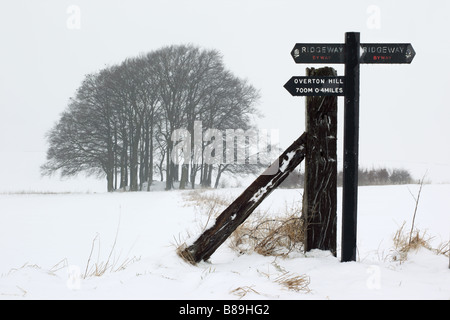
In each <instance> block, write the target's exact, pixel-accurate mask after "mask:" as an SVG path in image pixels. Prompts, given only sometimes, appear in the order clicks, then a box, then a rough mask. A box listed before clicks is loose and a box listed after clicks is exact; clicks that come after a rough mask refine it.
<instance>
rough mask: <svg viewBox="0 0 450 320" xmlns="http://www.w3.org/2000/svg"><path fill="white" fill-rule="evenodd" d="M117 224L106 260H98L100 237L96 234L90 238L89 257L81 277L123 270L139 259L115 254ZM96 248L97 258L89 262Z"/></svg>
mask: <svg viewBox="0 0 450 320" xmlns="http://www.w3.org/2000/svg"><path fill="white" fill-rule="evenodd" d="M119 225H120V221H119V224H118V226H117V231H116V235H115V238H114V243H113V245H112V246H111V249H110V251H109V254H108V258H107V259H106V261H102V260H100V253H101V246H100V237H99V235H98V234H97V235H96V236H95V237H94V239H93V240H92V246H91V252H90V254H89V258H88V260H87V263H86V268H85V271H84V275H83V279H86V278H88V277H101V276H102V275H104V274H105V273H107V272H118V271H122V270H124V269H125V268H126V267H127V266H128V265H130V264H131V263H134V262H137V261H139V260H140V258H137V257H135V256H134V257H132V258H129V257H128V255H127V256H125V258H121V254H120V253H119V254H118V255H117V254H116V250H115V248H116V244H117V238H118V235H119ZM96 248H97V259H96V261H95V262H93V263H92V264H91V261H92V255H93V253H94V251H95V249H96Z"/></svg>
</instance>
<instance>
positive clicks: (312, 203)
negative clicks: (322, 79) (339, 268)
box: [303, 67, 337, 256]
mask: <svg viewBox="0 0 450 320" xmlns="http://www.w3.org/2000/svg"><path fill="white" fill-rule="evenodd" d="M306 75H307V76H330V77H335V76H337V72H336V70H334V69H333V68H328V67H326V68H320V69H314V68H307V69H306ZM306 132H307V134H308V135H307V143H306V145H307V148H306V157H305V188H304V193H303V217H304V218H305V221H306V232H305V241H304V244H305V251H310V250H312V249H321V250H330V251H331V252H332V254H333V255H334V256H336V230H337V227H336V226H337V214H336V212H337V190H336V180H337V156H336V149H337V147H336V141H337V140H336V136H337V97H333V96H321V97H319V96H314V97H306Z"/></svg>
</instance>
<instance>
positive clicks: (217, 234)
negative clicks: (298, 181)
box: [179, 133, 306, 264]
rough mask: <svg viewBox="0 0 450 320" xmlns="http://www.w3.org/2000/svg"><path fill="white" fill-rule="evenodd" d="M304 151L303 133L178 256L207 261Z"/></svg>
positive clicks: (283, 178)
mask: <svg viewBox="0 0 450 320" xmlns="http://www.w3.org/2000/svg"><path fill="white" fill-rule="evenodd" d="M305 150H306V133H303V134H302V135H301V136H300V137H299V138H298V139H297V140H296V141H295V142H294V143H293V144H292V145H291V146H290V147H289V148H287V149H286V150H285V151H284V152H283V154H281V156H280V157H279V158H278V159H277V160H275V161H274V162H273V164H272V165H271V166H270V167H269V168H268V169H266V171H265V172H264V173H263V174H262V175H260V176H259V177H258V178H257V179H256V180H255V181H254V182H253V183H252V184H251V185H250V186H249V187H248V188H247V189H246V190H245V191H244V192H243V193H242V194H241V195H240V196H239V197H238V198H237V199H236V200H235V201H234V202H233V203H232V204H231V205H230V206H229V207H228V208H226V209H225V210H224V211H223V212H222V213H221V214H220V216H219V217H217V219H216V222H215V224H214V225H213V226H212V227H211V228H209V229H207V230H206V231H205V232H203V234H202V235H200V237H199V238H198V239H197V240H196V241H195V242H194V243H193V244H192V245H191V246H189V247H187V248H185V249H184V250H181V251H180V252H179V255H180V256H181V257H183V258H184V259H185V260H187V261H189V262H191V263H193V264H194V263H198V262H200V261H201V260H204V261H206V260H208V259H209V257H211V255H212V254H213V253H214V252H215V251H216V250H217V248H218V247H219V246H220V245H221V244H222V243H223V242H225V240H226V239H227V238H228V237H229V236H230V235H231V233H232V232H233V231H234V230H236V228H237V227H239V226H240V225H241V224H242V223H243V222H244V221H245V220H246V219H247V218H248V217H249V216H250V214H251V213H252V212H253V211H254V210H255V209H256V207H257V206H258V205H259V204H260V203H261V202H262V201H263V200H264V199H265V198H266V197H267V196H268V195H269V194H270V193H271V192H272V191H273V190H274V189H276V188H277V187H278V186H279V185H280V184H281V183H282V182H283V181H284V180H285V179H286V177H287V176H288V175H289V173H290V172H292V171H293V170H294V169H295V168H296V167H297V166H298V165H299V164H300V163H301V162H302V161H303V159H304V158H305Z"/></svg>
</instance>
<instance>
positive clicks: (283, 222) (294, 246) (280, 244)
mask: <svg viewBox="0 0 450 320" xmlns="http://www.w3.org/2000/svg"><path fill="white" fill-rule="evenodd" d="M299 212H301V208H299V207H298V205H296V204H295V203H294V204H293V205H291V206H287V205H286V208H285V210H284V212H282V213H280V214H276V215H275V216H277V218H273V217H267V216H268V215H269V214H268V213H267V212H266V213H264V214H261V213H259V214H255V215H254V216H252V217H251V219H249V220H248V221H247V222H245V223H244V224H242V225H241V226H240V227H239V228H238V229H237V230H236V231H235V232H234V233H233V235H232V238H231V245H230V246H231V248H233V249H234V250H236V251H238V252H240V253H251V252H256V253H258V254H261V255H264V256H275V257H286V256H288V255H289V253H291V252H292V251H302V250H303V241H304V236H305V225H304V220H303V218H302V217H300V215H299ZM271 215H272V216H274V214H271Z"/></svg>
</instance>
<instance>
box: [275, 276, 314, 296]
mask: <svg viewBox="0 0 450 320" xmlns="http://www.w3.org/2000/svg"><path fill="white" fill-rule="evenodd" d="M275 282H276V283H279V284H280V285H282V286H283V287H285V288H286V289H288V290H291V291H296V292H305V293H309V292H311V290H310V289H309V284H310V279H309V277H308V276H307V275H304V274H302V275H298V274H295V273H291V272H285V273H283V274H282V275H280V276H279V277H277V278H276V279H275Z"/></svg>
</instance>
